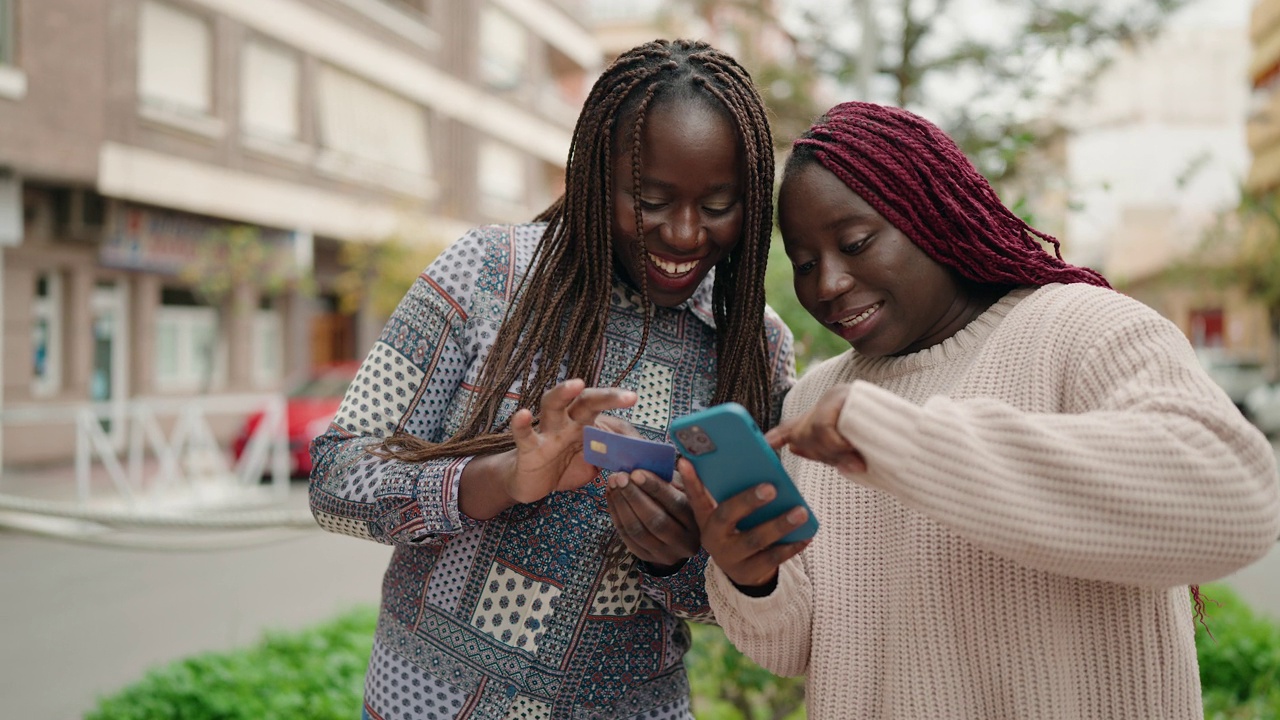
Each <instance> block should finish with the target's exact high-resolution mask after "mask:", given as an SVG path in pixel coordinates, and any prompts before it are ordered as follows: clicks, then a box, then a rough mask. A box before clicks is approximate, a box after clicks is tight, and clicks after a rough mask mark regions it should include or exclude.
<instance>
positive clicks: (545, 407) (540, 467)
mask: <svg viewBox="0 0 1280 720" xmlns="http://www.w3.org/2000/svg"><path fill="white" fill-rule="evenodd" d="M636 400H637V396H636V394H635V392H633V391H631V390H623V389H620V388H588V387H586V383H584V382H583V381H582V380H579V379H576V378H575V379H573V380H565V381H564V382H562V383H559V384H557V385H556V386H555V387H553V388H551V389H550V390H548V391H546V392H545V393H543V395H542V409H541V413H540V417H539V419H538V422H537V423H535V422H534V418H533V413H532V412H530V411H529V410H528V409H527V408H522V409H520V410H517V411H516V413H515V414H514V415H513V416H512V417H511V435H512V437H513V438H514V439H515V443H516V458H515V463H516V469H515V473H514V474H512V475H511V476H510V477H509V478H508V480H507V483H506V488H505V489H506V491H507V494H508V495H509V496H510V497H511V499H512V500H514V501H515V502H518V503H530V502H536V501H538V500H541V499H542V498H544V497H546V496H547V495H549V494H551V493H552V492H554V491H557V490H574V489H576V488H580V487H582V486H583V485H586V484H587V483H589V482H591V480H592V479H593V478H594V477H595V476H596V474H597V473H598V472H599V471H598V470H597V469H596V467H595V466H594V465H592V464H590V463H588V462H587V461H586V460H584V459H583V457H582V429H583V428H585V427H587V426H590V425H597V426H599V427H602V428H604V429H606V430H613V431H615V432H617V431H619V430H621V429H623V426H624V425H625V424H626V421H624V420H618V419H617V418H613V417H610V416H608V415H601V413H603V412H604V411H606V410H616V409H619V408H625V407H630V406H632V405H634V404H635V403H636Z"/></svg>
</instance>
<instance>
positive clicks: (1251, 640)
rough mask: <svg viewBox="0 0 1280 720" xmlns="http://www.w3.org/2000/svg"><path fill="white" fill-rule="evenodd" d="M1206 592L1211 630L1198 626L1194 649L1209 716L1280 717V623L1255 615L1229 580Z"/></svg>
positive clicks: (1229, 719)
mask: <svg viewBox="0 0 1280 720" xmlns="http://www.w3.org/2000/svg"><path fill="white" fill-rule="evenodd" d="M1202 594H1203V595H1204V597H1205V598H1206V602H1207V603H1208V607H1207V610H1208V617H1207V618H1206V622H1207V623H1208V625H1209V630H1208V631H1206V630H1205V629H1204V628H1203V627H1197V629H1196V655H1197V656H1198V659H1199V661H1200V681H1201V685H1202V686H1203V688H1204V708H1205V717H1206V718H1208V720H1214V719H1215V718H1216V719H1220V720H1235V719H1236V718H1241V719H1243V718H1249V719H1250V720H1255V719H1258V718H1271V719H1272V720H1276V719H1280V624H1278V623H1277V622H1276V621H1275V620H1271V619H1268V618H1264V617H1260V616H1258V615H1256V614H1255V613H1254V612H1253V611H1252V610H1250V609H1249V606H1248V605H1246V604H1245V603H1244V601H1242V600H1241V599H1240V596H1239V595H1237V594H1236V593H1234V592H1233V591H1232V590H1231V589H1230V588H1228V587H1227V586H1225V585H1221V584H1215V585H1212V586H1206V587H1204V588H1202ZM1209 632H1212V633H1213V637H1210V636H1209Z"/></svg>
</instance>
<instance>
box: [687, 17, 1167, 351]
mask: <svg viewBox="0 0 1280 720" xmlns="http://www.w3.org/2000/svg"><path fill="white" fill-rule="evenodd" d="M1190 2H1192V0H852V1H851V2H849V3H840V2H830V1H829V0H791V1H790V2H789V3H786V4H783V3H782V2H780V1H779V0H695V2H693V3H692V7H693V8H694V12H695V13H696V15H697V16H698V17H700V18H701V20H702V21H703V22H704V23H705V24H706V25H707V26H708V27H709V28H710V33H709V35H710V36H711V37H713V38H714V39H715V42H716V43H717V44H720V45H721V46H723V47H725V48H727V49H731V50H732V51H733V52H734V53H735V54H736V55H737V56H738V57H739V58H740V59H741V60H742V62H743V64H744V65H746V66H747V68H748V69H749V70H750V71H751V73H752V75H753V77H754V78H755V79H756V82H757V85H758V86H759V87H760V89H761V93H762V95H764V98H765V102H766V104H767V105H768V107H769V109H770V114H771V120H772V122H773V129H774V139H775V142H776V144H777V146H778V148H779V151H780V152H783V151H785V149H786V147H787V146H788V145H789V143H790V141H791V139H792V138H794V137H796V136H797V135H798V134H799V133H800V132H802V131H803V130H804V129H805V128H807V127H808V126H809V124H810V123H811V122H812V121H813V119H814V118H815V117H816V116H817V115H818V114H819V113H820V112H821V111H822V110H825V109H826V107H827V106H829V105H830V104H833V103H834V102H836V101H838V100H846V99H864V100H872V101H878V102H887V103H890V104H895V105H898V106H901V107H906V108H908V109H911V110H913V111H916V112H920V113H921V114H923V115H926V116H928V117H929V118H930V119H931V120H933V121H934V122H936V123H937V124H938V125H939V126H941V127H942V128H943V129H944V130H946V131H947V132H948V133H949V134H950V135H951V136H952V137H953V138H954V139H955V140H956V142H957V144H959V145H960V147H961V148H962V149H963V150H964V151H965V153H966V154H967V155H968V156H969V157H970V159H972V160H973V162H974V164H975V165H977V166H978V169H979V170H980V171H981V172H982V173H983V174H984V175H985V176H986V177H987V179H988V180H990V181H991V182H992V184H993V185H994V186H995V187H996V188H997V190H998V191H1000V192H1001V194H1002V195H1004V196H1005V197H1006V202H1008V203H1009V205H1010V207H1012V208H1013V209H1014V210H1015V212H1018V213H1019V214H1020V215H1022V216H1023V217H1024V218H1028V221H1031V220H1033V219H1034V218H1031V217H1030V215H1031V214H1032V212H1033V211H1034V210H1035V207H1034V205H1035V204H1034V203H1028V197H1036V196H1039V195H1041V194H1042V193H1044V191H1045V190H1046V189H1047V188H1051V187H1053V186H1055V185H1062V184H1064V183H1065V179H1064V178H1061V177H1057V176H1056V175H1055V174H1054V173H1052V172H1050V173H1042V172H1035V171H1034V170H1033V168H1034V167H1035V163H1036V162H1037V161H1038V159H1039V156H1038V155H1037V151H1041V152H1043V151H1044V149H1045V148H1046V147H1047V146H1049V145H1051V144H1054V143H1060V142H1061V140H1062V139H1063V138H1064V134H1065V132H1066V131H1065V129H1064V128H1063V127H1062V126H1061V124H1059V123H1058V122H1056V120H1055V119H1054V115H1053V113H1052V112H1050V111H1049V108H1050V107H1051V105H1050V102H1051V101H1058V102H1064V101H1066V100H1068V99H1070V98H1073V97H1076V96H1078V95H1079V94H1080V93H1082V92H1084V91H1085V90H1086V89H1087V87H1088V85H1089V81H1090V80H1092V79H1093V78H1094V77H1095V76H1096V75H1097V74H1098V73H1099V72H1101V71H1102V70H1103V69H1104V68H1105V67H1106V66H1107V64H1108V63H1109V62H1110V60H1111V59H1112V58H1113V57H1114V56H1115V55H1116V54H1117V52H1118V51H1119V50H1120V49H1122V48H1124V47H1126V46H1129V45H1133V44H1136V43H1138V42H1141V41H1142V40H1144V39H1147V38H1150V37H1152V36H1153V35H1154V34H1155V33H1157V32H1158V31H1159V29H1160V28H1161V27H1162V26H1163V24H1164V22H1165V20H1166V19H1167V18H1168V17H1169V15H1170V14H1171V13H1173V12H1174V11H1176V10H1178V9H1180V8H1181V7H1183V6H1185V5H1188V4H1190ZM975 18H976V19H975ZM1067 77H1070V78H1072V80H1071V81H1069V82H1068V81H1066V80H1064V79H1063V78H1067ZM790 281H791V279H790V272H789V268H788V263H787V261H786V258H785V256H784V255H783V254H782V253H780V252H775V253H774V254H773V259H772V261H771V263H770V278H769V283H768V288H769V302H770V304H772V305H774V307H775V308H776V309H778V310H779V312H780V314H782V316H783V318H784V319H785V320H786V321H787V323H788V324H789V325H790V326H791V327H792V328H793V329H794V330H795V332H796V340H797V350H798V358H799V362H800V364H801V365H804V364H807V363H808V362H811V361H813V360H818V359H821V358H823V357H827V356H829V355H830V354H831V353H834V352H839V351H842V350H843V347H841V346H840V345H839V343H836V344H835V346H834V347H833V343H832V342H831V340H830V337H833V336H831V334H830V333H826V332H824V331H823V330H821V328H820V326H816V324H815V323H814V322H813V321H812V320H811V318H809V317H808V314H807V313H805V312H804V311H803V309H802V308H800V306H799V303H797V302H796V301H795V296H794V294H793V293H792V292H791V291H790ZM829 336H830V337H829Z"/></svg>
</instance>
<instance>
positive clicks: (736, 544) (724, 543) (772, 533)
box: [676, 458, 811, 588]
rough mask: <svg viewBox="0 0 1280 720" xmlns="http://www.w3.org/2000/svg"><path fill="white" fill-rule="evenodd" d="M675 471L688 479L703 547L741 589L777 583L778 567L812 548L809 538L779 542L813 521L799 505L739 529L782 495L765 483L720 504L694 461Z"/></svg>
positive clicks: (689, 496)
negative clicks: (699, 475)
mask: <svg viewBox="0 0 1280 720" xmlns="http://www.w3.org/2000/svg"><path fill="white" fill-rule="evenodd" d="M676 469H677V470H679V471H680V475H681V477H682V478H683V479H684V486H685V493H686V494H687V495H688V498H689V507H690V509H692V511H693V516H694V518H695V520H696V521H697V523H698V528H699V529H700V530H701V532H702V546H703V547H704V548H706V549H707V553H709V554H710V555H711V557H712V559H714V560H715V561H716V565H718V566H720V569H721V570H723V571H724V574H725V575H728V576H729V579H730V580H732V581H733V582H734V584H736V585H738V586H739V587H740V588H762V587H768V586H769V585H771V584H772V583H774V582H775V581H776V580H777V578H778V567H779V566H781V565H782V563H784V562H786V561H787V560H789V559H791V558H792V557H794V556H796V555H798V554H799V553H800V551H801V550H804V549H805V548H806V547H808V546H809V543H810V542H811V541H810V540H802V541H800V542H795V543H781V544H780V543H779V541H780V540H782V538H784V537H786V536H787V534H789V533H790V532H791V531H793V530H795V529H796V528H798V527H800V526H801V525H803V524H804V523H805V521H806V520H808V519H809V512H808V511H807V510H805V509H804V508H803V507H800V506H797V507H794V508H792V509H790V510H788V511H787V512H784V513H782V514H781V515H779V516H778V517H776V518H774V519H772V520H766V521H765V522H763V523H761V524H759V525H757V526H755V527H753V528H751V529H750V530H739V529H738V523H739V522H740V521H741V520H742V519H743V518H745V517H746V516H748V515H750V514H751V513H753V512H755V511H756V509H758V508H761V507H763V506H765V505H767V504H769V501H770V500H773V498H774V497H775V496H776V495H777V494H778V491H777V490H775V489H774V487H773V486H772V485H770V484H769V483H761V484H760V485H757V486H755V487H754V488H750V489H748V490H745V491H743V492H741V493H739V494H737V495H734V496H733V497H731V498H728V499H727V500H725V501H724V502H723V503H717V502H716V500H715V498H713V497H711V493H710V492H708V491H707V488H706V486H704V485H703V484H702V480H701V479H699V478H698V473H697V472H695V471H694V469H693V464H692V463H690V462H689V461H688V460H686V459H685V458H681V459H680V461H679V462H678V463H677V465H676Z"/></svg>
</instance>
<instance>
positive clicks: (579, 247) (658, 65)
mask: <svg viewBox="0 0 1280 720" xmlns="http://www.w3.org/2000/svg"><path fill="white" fill-rule="evenodd" d="M690 91H693V92H694V93H695V94H701V96H703V97H706V98H708V99H710V100H712V101H714V102H715V103H717V104H719V105H721V106H723V108H724V110H725V111H726V112H727V114H728V115H729V116H730V117H731V118H732V120H733V124H734V125H735V127H736V130H737V134H738V136H739V139H740V141H741V142H742V145H743V148H744V157H745V159H746V162H745V165H746V173H747V182H746V187H745V191H744V197H743V202H744V213H743V214H744V223H743V233H742V240H741V242H739V243H738V244H737V245H736V247H735V248H734V249H733V251H732V252H730V254H729V256H728V257H726V258H725V259H724V260H722V261H721V262H720V263H719V264H718V265H717V267H716V279H715V285H714V288H713V305H714V314H715V320H716V335H717V338H716V348H717V377H716V389H715V395H714V398H713V401H714V402H724V401H727V400H736V401H737V402H739V403H741V404H742V405H744V406H745V407H746V408H747V409H748V411H749V412H750V413H751V414H752V415H753V416H754V417H755V418H756V420H757V421H758V422H760V423H761V424H764V423H765V422H766V421H767V420H768V418H769V415H770V413H769V400H770V390H769V387H770V384H771V379H772V373H771V372H770V369H769V367H768V361H767V351H766V347H767V345H766V341H765V335H764V270H765V262H766V260H767V258H768V248H769V241H770V234H771V231H772V226H773V214H772V213H773V211H772V189H773V179H774V178H773V171H774V166H773V151H772V147H773V144H772V137H771V135H770V131H769V125H768V121H767V118H766V116H765V111H764V106H763V103H762V101H761V99H760V95H759V93H758V92H757V91H756V89H755V86H754V84H753V83H752V82H751V79H750V76H749V75H748V74H747V72H746V71H745V70H744V69H743V68H742V67H741V65H739V64H738V63H737V62H736V61H735V60H734V59H733V58H731V57H729V56H728V55H726V54H724V53H722V52H720V51H718V50H715V49H713V48H712V47H710V46H709V45H707V44H705V43H702V42H693V41H685V40H676V41H667V40H655V41H653V42H650V43H646V44H645V45H642V46H640V47H637V48H635V49H633V50H631V51H629V52H627V53H624V54H623V55H622V56H621V57H619V58H618V59H617V60H615V61H614V62H613V63H612V64H611V65H610V66H609V67H608V68H606V69H605V71H604V72H603V73H602V74H601V75H600V77H599V79H597V80H596V82H595V84H594V85H593V86H592V88H591V91H590V93H589V94H588V97H587V99H586V102H585V103H584V105H583V110H582V112H581V114H580V115H579V116H578V121H577V124H576V125H575V127H574V132H573V139H572V142H571V144H570V148H569V159H568V163H567V166H566V172H565V192H564V195H562V196H561V197H560V198H558V199H557V200H556V201H555V202H553V203H552V204H551V205H550V206H549V207H548V208H547V209H546V210H544V211H543V212H542V213H540V214H539V215H538V216H537V218H536V219H537V220H538V221H545V222H546V223H547V229H546V231H545V232H544V234H543V237H542V240H541V241H540V242H539V244H538V247H537V249H536V250H535V252H534V254H533V258H532V260H531V262H530V266H529V270H528V271H527V272H526V273H525V275H524V277H523V278H521V280H520V284H519V286H518V287H519V289H518V290H517V292H516V297H515V298H514V299H513V302H512V303H511V305H509V307H508V309H507V313H506V315H505V316H504V318H503V321H502V325H501V327H500V328H499V330H498V334H497V337H496V338H495V340H494V344H493V347H492V348H491V350H490V352H489V355H488V357H487V358H486V359H485V361H484V364H483V366H482V368H481V371H480V375H479V378H478V382H477V389H476V394H475V396H474V400H473V403H472V405H471V406H470V407H468V409H467V412H466V416H465V419H464V421H463V423H462V425H461V427H460V428H459V430H458V432H457V433H456V434H455V435H454V436H453V437H452V438H450V439H448V440H446V441H445V442H442V443H434V444H433V443H429V442H427V441H425V440H422V439H421V438H416V437H413V436H411V435H408V434H406V433H403V432H400V433H397V434H396V435H395V436H394V437H392V438H389V439H388V440H387V441H386V443H385V444H384V445H383V446H382V448H381V450H380V451H379V452H380V453H381V454H384V455H387V456H390V457H395V458H398V459H401V460H408V461H414V462H420V461H424V460H430V459H435V458H444V457H455V456H460V455H485V454H492V453H496V452H502V451H505V450H509V449H511V448H512V447H514V441H513V440H512V438H511V434H510V432H509V429H508V427H507V425H506V423H505V422H502V423H500V422H499V421H498V418H499V417H501V416H502V415H503V412H502V410H503V407H504V403H508V402H512V401H516V402H518V406H519V407H526V408H529V409H530V410H531V411H533V413H534V414H535V416H536V415H537V413H538V411H539V406H540V404H541V399H542V393H543V392H544V391H546V390H547V389H549V388H550V387H551V386H552V385H554V384H555V382H556V379H557V378H558V377H559V376H560V374H561V370H562V369H563V371H564V372H565V373H567V376H568V377H580V378H583V379H585V380H586V381H587V383H588V384H598V383H600V382H607V383H616V382H618V381H620V380H621V379H622V377H617V378H601V377H600V376H599V374H600V368H599V366H598V356H599V354H600V350H601V348H602V346H603V342H604V332H605V327H606V321H607V313H608V308H609V304H610V294H611V292H612V287H613V244H614V238H613V231H612V218H613V214H614V212H615V211H616V210H617V209H616V208H614V207H613V192H612V190H613V188H612V184H613V172H612V170H613V163H614V160H615V157H616V156H618V155H619V152H618V151H619V148H620V146H619V145H618V132H619V128H618V125H619V122H620V121H621V120H624V119H626V118H631V119H632V126H631V134H630V139H631V141H632V145H631V146H630V148H629V149H630V152H631V155H632V157H633V162H637V163H638V162H639V161H638V160H637V159H636V158H639V156H640V152H639V149H640V142H641V130H642V129H643V127H644V122H645V119H646V117H647V113H648V110H649V108H650V107H652V105H653V104H654V103H655V102H656V101H657V100H658V99H659V98H664V97H666V96H668V95H672V96H679V95H681V94H684V93H689V92H690ZM638 172H639V167H638V165H637V166H635V167H633V168H632V182H633V183H634V182H638V175H637V173H638ZM634 194H635V195H636V196H637V204H636V206H635V207H633V208H632V210H633V211H634V212H635V213H636V219H637V230H638V235H639V237H640V238H641V240H640V242H641V243H642V244H643V242H644V241H643V224H642V223H643V212H642V210H643V208H642V207H640V205H639V200H638V197H639V193H634ZM640 256H641V257H647V254H646V253H645V252H643V248H642V252H641V253H640ZM640 276H641V279H640V283H641V287H640V288H639V290H640V293H641V296H642V297H643V298H644V299H645V301H646V305H647V306H648V305H652V303H650V302H648V300H649V296H648V287H647V281H646V280H645V279H644V273H640ZM651 318H652V311H651V310H650V311H649V312H648V313H646V316H645V320H644V333H643V335H642V340H641V350H639V351H638V352H637V355H636V356H635V357H633V358H632V361H631V363H630V365H629V366H628V368H627V370H626V371H624V372H623V374H622V375H623V376H625V375H626V373H627V372H629V371H630V370H631V369H632V368H633V367H634V366H635V364H636V362H638V360H639V358H640V354H639V353H640V352H643V346H644V344H645V343H646V342H647V341H648V337H649V330H650V322H651ZM570 329H571V330H572V333H570V332H568V330H570ZM508 388H514V389H518V391H519V396H518V398H516V397H513V396H511V395H510V394H509V393H508Z"/></svg>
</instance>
